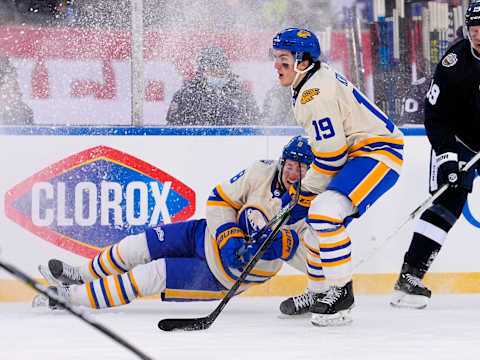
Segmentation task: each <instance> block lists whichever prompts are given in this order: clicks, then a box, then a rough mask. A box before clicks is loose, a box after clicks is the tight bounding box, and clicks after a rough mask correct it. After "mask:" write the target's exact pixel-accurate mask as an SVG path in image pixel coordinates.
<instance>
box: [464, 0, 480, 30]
mask: <svg viewBox="0 0 480 360" xmlns="http://www.w3.org/2000/svg"><path fill="white" fill-rule="evenodd" d="M478 25H480V1H474V2H472V3H471V4H470V5H469V6H468V9H467V11H466V12H465V26H466V27H467V28H469V27H470V26H478Z"/></svg>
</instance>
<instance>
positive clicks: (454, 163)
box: [436, 152, 460, 187]
mask: <svg viewBox="0 0 480 360" xmlns="http://www.w3.org/2000/svg"><path fill="white" fill-rule="evenodd" d="M436 162H437V166H438V176H439V177H440V178H441V179H442V180H443V183H444V184H450V186H452V187H457V186H458V184H459V183H460V168H459V164H458V154H457V153H455V152H446V153H443V154H440V155H438V156H437V159H436Z"/></svg>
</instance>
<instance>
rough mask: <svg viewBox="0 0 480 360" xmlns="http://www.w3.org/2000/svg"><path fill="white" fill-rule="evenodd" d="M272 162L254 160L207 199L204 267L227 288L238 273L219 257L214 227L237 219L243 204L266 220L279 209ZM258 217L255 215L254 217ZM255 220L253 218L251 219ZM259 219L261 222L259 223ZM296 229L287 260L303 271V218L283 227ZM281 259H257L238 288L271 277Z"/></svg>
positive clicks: (279, 203)
mask: <svg viewBox="0 0 480 360" xmlns="http://www.w3.org/2000/svg"><path fill="white" fill-rule="evenodd" d="M276 174H277V162H276V161H258V162H255V163H254V164H253V165H251V166H250V167H249V168H248V169H246V170H243V171H242V172H240V173H239V174H238V175H236V176H234V177H233V178H231V179H230V180H229V181H226V182H224V183H222V184H220V185H218V186H217V187H215V189H213V191H212V194H211V195H210V197H209V199H208V201H207V216H206V218H207V229H206V231H205V255H206V258H207V263H208V266H209V267H210V270H211V271H212V273H213V274H214V275H215V277H216V278H217V279H218V280H219V281H220V282H221V283H222V284H223V285H224V286H225V287H226V288H230V287H231V286H232V285H233V284H234V282H235V281H236V280H237V279H238V277H239V276H240V274H241V272H240V271H239V270H237V269H234V268H225V267H224V265H223V264H222V261H221V259H220V253H219V248H218V244H217V240H216V239H215V234H216V230H217V228H218V227H219V226H221V225H223V224H225V223H228V222H237V221H238V215H239V212H240V211H241V209H243V208H245V206H248V207H252V208H255V209H258V210H260V211H262V212H263V214H264V215H266V218H267V219H268V220H270V219H271V218H272V217H274V216H275V215H276V214H278V212H279V211H280V209H281V208H282V204H281V199H280V197H281V192H280V190H279V189H280V184H279V182H278V180H277V176H276ZM258 218H259V217H258ZM253 220H254V221H255V219H253ZM258 221H259V222H260V223H259V224H257V226H258V229H260V228H262V227H263V225H264V222H265V221H264V220H263V217H262V218H261V219H259V220H258ZM262 222H263V223H262ZM285 228H290V229H293V230H295V231H296V232H297V234H298V237H299V239H300V244H299V246H298V248H297V251H296V253H295V255H294V256H293V257H292V258H291V259H290V260H289V261H288V263H289V264H290V265H292V266H293V267H295V268H296V269H298V270H300V271H301V272H302V273H305V271H306V268H305V256H306V252H305V246H304V244H303V241H302V240H301V239H302V238H303V234H304V232H305V230H306V229H307V225H306V223H305V220H301V221H298V222H296V223H295V224H293V225H289V226H285ZM283 262H284V261H283V260H281V259H275V260H262V259H261V260H260V261H259V262H258V263H257V264H256V266H255V267H254V268H253V270H252V271H251V272H250V274H249V275H248V276H247V278H246V279H245V282H244V283H243V284H242V286H241V287H240V291H243V290H245V289H247V288H248V287H250V286H252V285H258V284H262V283H264V282H265V281H267V280H268V279H270V278H271V277H272V276H274V275H275V274H276V273H277V272H278V271H279V270H280V269H281V267H282V264H283Z"/></svg>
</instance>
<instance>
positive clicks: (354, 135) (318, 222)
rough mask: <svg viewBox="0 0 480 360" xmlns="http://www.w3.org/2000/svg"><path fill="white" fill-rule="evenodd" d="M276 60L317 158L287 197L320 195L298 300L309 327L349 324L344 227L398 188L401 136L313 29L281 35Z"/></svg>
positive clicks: (307, 235)
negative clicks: (338, 67)
mask: <svg viewBox="0 0 480 360" xmlns="http://www.w3.org/2000/svg"><path fill="white" fill-rule="evenodd" d="M273 58H274V67H275V70H276V71H277V74H278V80H279V82H280V84H281V85H283V86H290V87H291V88H292V96H293V109H294V110H293V111H294V116H295V120H296V121H297V123H298V124H299V125H301V126H302V127H303V128H304V129H305V131H306V133H307V134H308V137H309V142H310V145H311V146H312V151H313V154H314V159H313V163H312V166H311V167H310V168H309V170H308V171H307V174H306V175H305V179H304V180H303V181H302V189H300V190H299V189H296V188H295V184H294V185H293V188H294V189H292V190H290V191H289V193H287V195H285V196H288V195H289V194H292V193H295V191H301V194H302V195H305V196H312V195H314V194H318V196H317V197H316V198H315V199H314V200H312V202H311V206H310V209H309V211H308V218H307V223H308V224H310V225H311V227H312V228H313V229H314V230H315V231H314V232H310V231H308V232H306V233H305V238H304V240H305V243H306V246H307V259H306V262H307V264H306V265H307V277H308V290H307V293H306V294H304V295H305V296H304V298H303V299H304V300H305V299H308V298H311V306H310V311H311V313H312V318H311V321H312V323H313V324H314V325H320V326H327V325H340V324H344V323H348V322H350V321H351V315H350V309H351V308H352V306H353V304H354V295H353V286H352V265H351V264H352V262H351V242H350V238H349V236H348V234H347V232H346V230H345V226H346V224H347V223H348V221H349V220H350V219H351V217H352V216H357V215H362V214H363V213H364V212H365V211H366V210H367V209H368V208H369V207H370V206H372V205H373V204H374V203H375V201H376V200H378V198H380V197H381V196H382V195H383V194H385V192H386V191H388V190H389V189H390V188H391V187H392V186H393V185H394V184H395V183H396V181H397V179H398V177H399V173H400V169H401V166H402V163H403V157H402V153H403V135H402V133H401V132H400V130H399V129H398V128H396V127H395V125H394V124H393V123H392V122H391V121H390V120H389V119H388V118H387V116H386V115H385V114H384V113H383V112H382V111H381V110H380V109H379V108H378V107H376V106H375V105H374V104H372V103H371V102H370V101H369V100H368V99H367V98H366V97H365V95H363V94H362V93H361V92H360V91H359V90H357V89H356V88H355V86H353V85H352V84H351V83H349V82H348V81H347V79H345V77H344V76H342V75H341V74H339V73H338V72H336V71H335V70H333V69H332V68H331V67H330V66H329V65H328V64H325V63H323V62H320V60H319V58H320V45H319V42H318V39H317V37H316V36H315V35H314V34H313V33H312V32H311V31H309V30H307V29H299V28H289V29H286V30H283V31H281V32H279V33H278V34H277V35H276V36H275V37H274V38H273ZM285 196H284V197H285ZM294 210H295V209H294ZM292 211H293V210H292ZM325 278H326V281H325ZM308 294H310V296H309V295H308Z"/></svg>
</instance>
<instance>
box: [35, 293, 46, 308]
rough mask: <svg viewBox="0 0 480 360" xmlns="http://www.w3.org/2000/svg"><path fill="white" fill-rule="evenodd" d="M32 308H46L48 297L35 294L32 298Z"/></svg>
mask: <svg viewBox="0 0 480 360" xmlns="http://www.w3.org/2000/svg"><path fill="white" fill-rule="evenodd" d="M32 308H48V298H47V297H46V296H45V295H42V294H39V295H35V297H34V298H33V300H32Z"/></svg>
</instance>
